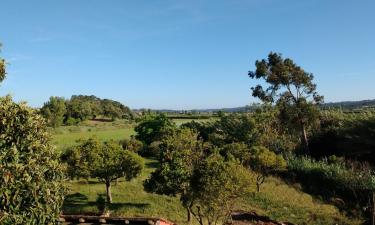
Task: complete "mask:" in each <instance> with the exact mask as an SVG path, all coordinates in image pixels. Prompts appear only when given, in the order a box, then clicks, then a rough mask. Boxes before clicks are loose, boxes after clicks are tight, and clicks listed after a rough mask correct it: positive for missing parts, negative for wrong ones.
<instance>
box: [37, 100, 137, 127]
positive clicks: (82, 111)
mask: <svg viewBox="0 0 375 225" xmlns="http://www.w3.org/2000/svg"><path fill="white" fill-rule="evenodd" d="M40 113H41V114H42V115H43V117H44V118H45V119H46V120H47V121H48V124H49V125H50V126H52V127H58V126H61V125H75V124H77V123H79V122H81V121H84V120H87V119H97V118H104V119H110V120H115V119H127V120H132V119H134V116H135V114H134V113H133V112H132V111H131V110H130V108H129V107H127V106H125V105H123V104H121V103H120V102H117V101H113V100H110V99H100V98H98V97H96V96H94V95H91V96H87V95H73V96H72V97H71V98H70V99H65V98H63V97H50V99H49V101H48V102H46V103H44V105H43V107H42V108H41V109H40Z"/></svg>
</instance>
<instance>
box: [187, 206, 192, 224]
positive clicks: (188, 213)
mask: <svg viewBox="0 0 375 225" xmlns="http://www.w3.org/2000/svg"><path fill="white" fill-rule="evenodd" d="M186 212H187V222H188V223H189V224H190V223H191V210H190V208H189V207H187V208H186Z"/></svg>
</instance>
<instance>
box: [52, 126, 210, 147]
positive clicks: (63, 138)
mask: <svg viewBox="0 0 375 225" xmlns="http://www.w3.org/2000/svg"><path fill="white" fill-rule="evenodd" d="M191 121H193V119H173V122H174V123H176V125H177V126H180V125H181V124H183V123H187V122H191ZM194 121H197V122H209V121H212V119H198V120H197V119H195V120H194ZM50 133H51V134H52V143H53V144H54V145H55V146H56V147H57V148H58V149H60V150H61V149H64V148H67V147H69V146H72V145H74V144H75V143H76V141H77V140H79V139H87V138H90V137H93V136H96V137H97V138H99V139H100V140H103V141H106V140H116V141H117V140H122V139H125V138H130V136H131V135H133V134H135V132H134V124H133V125H132V124H127V123H126V122H125V121H122V120H119V121H114V122H100V121H85V122H83V123H82V124H80V125H79V126H62V127H59V128H54V129H51V130H50Z"/></svg>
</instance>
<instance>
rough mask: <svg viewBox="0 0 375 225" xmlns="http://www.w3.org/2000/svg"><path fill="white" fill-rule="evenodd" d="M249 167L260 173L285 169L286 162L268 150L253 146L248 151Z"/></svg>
mask: <svg viewBox="0 0 375 225" xmlns="http://www.w3.org/2000/svg"><path fill="white" fill-rule="evenodd" d="M249 165H250V167H251V168H252V169H253V170H255V171H258V172H261V173H266V174H267V173H269V172H272V171H280V170H285V169H286V166H287V164H286V161H285V159H284V158H283V157H282V156H281V155H277V154H275V153H274V152H272V151H270V150H268V149H267V148H266V147H263V146H254V147H252V148H251V150H250V161H249Z"/></svg>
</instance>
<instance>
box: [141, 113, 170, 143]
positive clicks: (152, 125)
mask: <svg viewBox="0 0 375 225" xmlns="http://www.w3.org/2000/svg"><path fill="white" fill-rule="evenodd" d="M174 128H175V124H174V123H173V122H172V121H171V120H170V119H169V118H168V117H166V116H165V115H164V114H158V115H149V116H146V117H145V118H144V119H143V120H142V121H141V122H140V123H139V124H138V125H137V126H136V127H135V129H134V130H135V131H136V132H137V134H136V136H135V138H136V139H138V140H140V141H142V142H143V143H144V144H146V145H150V144H151V143H152V142H154V141H160V140H161V139H162V137H163V136H164V135H166V134H167V133H168V132H170V131H171V130H173V129H174Z"/></svg>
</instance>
